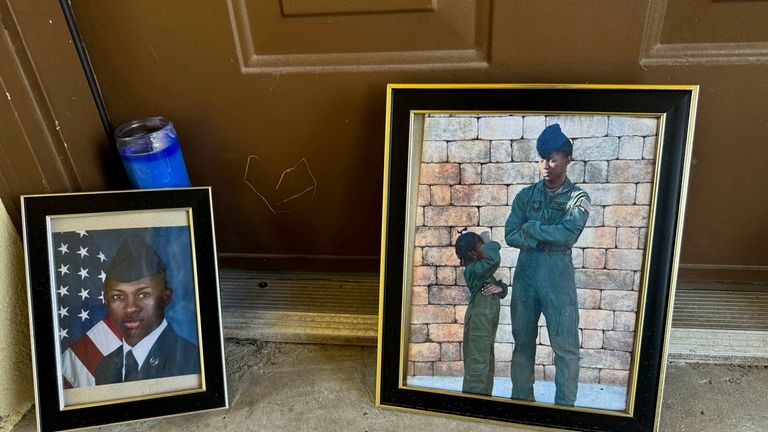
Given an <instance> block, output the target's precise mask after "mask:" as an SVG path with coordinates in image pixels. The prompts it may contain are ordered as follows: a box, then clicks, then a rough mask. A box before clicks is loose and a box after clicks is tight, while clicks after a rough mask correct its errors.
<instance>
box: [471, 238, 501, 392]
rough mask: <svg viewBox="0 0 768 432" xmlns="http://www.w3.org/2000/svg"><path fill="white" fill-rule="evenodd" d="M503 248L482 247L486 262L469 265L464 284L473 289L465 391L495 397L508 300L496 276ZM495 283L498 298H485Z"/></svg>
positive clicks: (491, 245) (492, 295)
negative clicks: (497, 347) (502, 315)
mask: <svg viewBox="0 0 768 432" xmlns="http://www.w3.org/2000/svg"><path fill="white" fill-rule="evenodd" d="M499 249H501V246H500V245H499V243H498V242H495V241H490V242H488V243H486V244H484V245H483V246H482V250H483V253H485V258H483V259H481V260H478V261H472V262H468V263H467V264H466V267H465V268H464V280H466V282H467V288H469V293H470V297H469V305H468V306H467V312H466V314H465V315H464V348H463V354H464V383H463V385H462V391H463V392H465V393H475V394H483V395H488V396H490V395H491V392H492V391H493V375H494V372H495V369H496V360H495V357H494V353H493V344H494V342H495V341H496V329H497V328H498V327H499V309H500V308H501V303H500V299H502V298H504V297H506V296H507V284H505V283H504V282H502V281H499V280H497V279H496V278H495V277H494V276H493V274H494V273H495V272H496V270H498V269H499V264H501V255H500V253H499ZM489 283H493V284H496V285H498V286H499V287H501V289H502V290H501V292H500V293H497V294H491V295H484V294H483V292H482V291H483V287H484V286H485V285H487V284H489Z"/></svg>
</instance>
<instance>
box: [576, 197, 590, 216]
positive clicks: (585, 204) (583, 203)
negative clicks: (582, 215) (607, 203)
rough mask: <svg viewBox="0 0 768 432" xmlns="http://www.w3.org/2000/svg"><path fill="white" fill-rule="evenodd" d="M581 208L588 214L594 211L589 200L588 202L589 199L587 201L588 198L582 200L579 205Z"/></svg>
mask: <svg viewBox="0 0 768 432" xmlns="http://www.w3.org/2000/svg"><path fill="white" fill-rule="evenodd" d="M579 207H581V208H583V209H584V210H586V211H587V213H589V212H590V211H592V204H590V203H589V200H588V199H586V198H582V199H581V202H580V203H579Z"/></svg>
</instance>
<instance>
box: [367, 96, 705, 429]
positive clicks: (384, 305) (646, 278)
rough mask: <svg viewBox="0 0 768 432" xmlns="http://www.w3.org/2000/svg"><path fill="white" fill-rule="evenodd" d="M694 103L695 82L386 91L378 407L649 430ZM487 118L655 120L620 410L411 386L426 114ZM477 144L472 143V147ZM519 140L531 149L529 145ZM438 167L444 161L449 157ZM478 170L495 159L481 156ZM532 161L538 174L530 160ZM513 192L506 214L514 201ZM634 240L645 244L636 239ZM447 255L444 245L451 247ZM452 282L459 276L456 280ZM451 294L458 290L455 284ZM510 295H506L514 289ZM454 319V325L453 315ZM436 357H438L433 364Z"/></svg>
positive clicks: (659, 378) (657, 404)
mask: <svg viewBox="0 0 768 432" xmlns="http://www.w3.org/2000/svg"><path fill="white" fill-rule="evenodd" d="M697 99H698V86H695V85H677V86H676V85H586V84H585V85H578V84H576V85H573V84H390V85H389V86H388V94H387V118H386V139H385V167H384V172H385V177H384V205H383V218H382V219H383V220H382V249H381V294H380V309H379V340H378V357H377V384H376V406H377V407H382V408H388V409H396V410H403V411H410V412H421V413H427V414H436V415H445V416H451V417H458V418H467V419H474V420H480V421H485V422H492V423H496V422H498V423H515V424H519V425H524V426H526V427H534V428H544V429H557V430H578V431H614V430H622V431H637V432H650V431H656V430H657V428H658V419H659V416H660V409H661V400H662V389H663V382H664V375H665V371H666V357H667V356H666V350H667V344H668V339H669V330H670V323H671V317H672V303H673V301H672V300H673V298H674V291H675V284H676V280H677V266H678V260H679V254H680V247H681V236H682V225H683V217H684V210H685V200H686V193H687V182H688V176H689V170H690V164H691V155H692V143H693V129H694V120H695V113H696V104H697ZM484 114H487V115H490V116H494V115H496V116H498V115H507V114H508V115H511V116H514V115H518V116H527V115H531V116H533V115H537V116H548V115H553V116H554V115H558V116H566V117H567V116H581V115H584V116H588V115H589V116H607V117H609V118H610V117H611V116H616V117H621V116H628V117H638V118H649V119H655V121H656V122H657V123H654V124H657V129H656V131H657V132H656V134H657V135H658V136H657V137H655V138H654V139H655V142H656V146H657V147H656V150H655V157H654V159H653V162H652V163H651V165H652V175H653V179H652V182H651V186H650V189H649V192H648V194H649V198H648V199H649V200H650V202H649V203H646V204H648V206H647V207H648V208H649V211H648V226H647V227H646V229H647V231H641V233H646V234H645V235H644V237H645V240H644V241H645V246H644V248H642V247H641V249H644V251H643V253H642V255H643V256H642V270H641V271H639V272H637V273H638V274H641V275H642V278H639V277H636V278H635V281H634V285H636V286H635V288H634V289H635V291H637V295H638V299H639V300H638V303H637V309H636V320H635V324H634V330H633V331H634V333H633V334H634V335H635V336H634V340H633V342H632V349H631V351H630V356H631V367H630V370H629V371H628V372H627V376H628V379H627V384H626V388H627V398H626V404H625V407H624V409H616V410H614V409H603V408H599V407H598V408H594V407H580V406H578V404H577V406H576V407H569V406H560V405H555V404H552V403H541V402H529V401H523V400H516V399H509V397H506V398H504V397H496V396H493V397H487V396H478V395H474V394H466V393H462V392H461V390H458V391H456V390H450V389H441V388H427V387H420V386H414V385H410V384H408V375H409V371H410V368H411V367H412V364H409V361H410V360H411V358H410V357H409V352H408V351H409V343H410V341H411V340H412V338H414V337H415V336H414V333H413V330H414V329H412V328H411V327H412V326H413V325H414V324H413V323H412V321H411V316H410V315H411V313H412V312H411V308H412V307H413V305H414V304H415V303H412V297H413V296H415V295H416V294H414V292H413V289H414V282H413V280H414V278H415V276H414V266H415V265H416V264H414V262H415V260H417V258H416V257H415V252H414V248H415V246H414V245H415V243H414V237H415V235H416V234H415V232H416V227H415V225H418V224H419V223H422V222H419V221H420V220H422V219H423V218H424V212H423V211H422V212H421V213H419V212H420V211H421V210H418V206H420V205H424V204H422V203H418V202H417V201H418V200H419V199H420V198H421V195H420V194H421V192H420V190H419V186H420V185H421V183H420V181H421V180H420V170H421V164H422V162H423V160H422V156H423V149H422V144H423V141H426V140H427V138H425V137H424V128H425V126H424V124H425V118H427V117H425V116H430V115H435V117H437V118H438V119H439V118H440V117H454V116H455V117H462V116H463V117H473V116H475V117H479V116H481V115H484ZM478 121H479V120H478ZM547 122H549V120H547ZM540 131H541V129H539V132H540ZM480 138H482V137H478V136H477V135H476V138H474V139H480ZM528 138H529V141H530V140H532V141H533V144H532V145H533V146H534V147H535V140H536V138H535V136H533V137H528ZM468 139H471V138H468ZM513 143H514V140H513ZM441 145H442V144H441ZM448 145H449V146H450V143H449V144H448ZM513 145H514V144H513ZM574 147H575V145H574ZM443 149H444V147H443ZM443 157H444V156H443ZM491 158H492V157H491ZM530 160H532V159H530ZM443 161H447V162H449V163H450V162H451V160H450V156H448V159H447V160H446V159H443ZM484 162H493V160H492V159H491V160H488V159H486V160H484ZM532 164H533V165H535V162H533V163H532ZM478 172H479V171H478ZM435 173H438V175H439V172H438V171H433V172H432V173H431V175H435ZM461 175H462V176H463V175H464V173H463V172H462V174H461ZM457 178H458V177H457ZM457 181H459V180H457ZM457 181H453V182H451V181H447V182H446V184H447V185H448V186H449V187H455V186H456V182H457ZM511 195H512V194H511V193H510V198H509V202H508V203H507V204H508V205H509V204H511V199H512V198H511ZM443 204H444V203H443ZM593 204H594V203H593ZM427 205H429V204H427ZM470 205H471V204H470ZM419 218H422V219H419ZM480 224H481V223H479V222H478V223H476V224H475V225H480ZM446 225H450V223H446ZM455 228H458V227H457V226H452V227H451V229H452V230H453V229H455ZM502 230H503V228H502ZM454 231H455V230H454ZM450 235H451V238H452V241H455V238H456V236H457V233H456V232H453V231H452V232H451V234H450ZM641 237H643V236H641ZM640 243H641V244H642V243H643V241H642V239H641V241H640ZM450 246H451V247H453V243H451V244H450ZM417 249H418V248H417ZM446 249H447V248H446ZM446 253H448V251H446ZM418 265H421V264H418ZM456 265H458V264H456ZM512 270H514V269H512ZM430 277H431V278H433V279H431V280H430V282H431V281H434V276H430ZM456 279H457V280H458V279H459V277H458V276H456ZM430 282H427V283H426V284H429V283H430ZM508 282H510V281H508ZM433 283H434V282H433ZM436 284H438V285H439V283H436ZM456 285H461V284H460V283H459V282H456ZM432 288H433V287H431V285H430V286H428V287H427V291H424V292H428V293H429V295H432V294H433V293H434V291H432V290H431V289H432ZM438 288H439V287H438ZM629 289H631V288H629ZM510 292H512V293H513V294H512V295H514V287H513V286H512V284H511V283H510ZM501 307H502V308H504V306H501ZM456 315H457V316H458V312H457V313H456ZM456 320H458V323H459V324H460V323H461V320H460V319H459V318H456ZM454 322H456V321H454ZM424 334H428V333H424ZM424 337H425V338H428V337H429V336H424ZM425 340H427V339H425ZM497 340H498V339H497ZM456 345H457V346H458V343H456ZM440 349H441V350H442V348H440ZM581 352H582V353H583V349H582V351H581ZM439 353H440V352H438V354H435V355H437V356H439V355H442V354H439ZM582 359H583V357H582ZM580 385H581V384H580Z"/></svg>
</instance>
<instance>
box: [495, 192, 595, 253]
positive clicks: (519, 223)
mask: <svg viewBox="0 0 768 432" xmlns="http://www.w3.org/2000/svg"><path fill="white" fill-rule="evenodd" d="M590 209H591V204H590V202H589V195H587V193H586V192H584V191H583V190H582V189H581V188H579V187H577V186H576V185H574V184H573V183H572V182H571V181H570V180H569V179H567V178H566V179H565V183H563V185H562V186H561V187H560V189H559V190H558V191H557V192H556V193H555V194H554V195H553V196H552V197H550V196H549V193H548V192H547V189H546V187H545V186H544V181H543V180H541V181H539V182H538V183H535V184H533V185H531V186H528V187H526V188H525V189H523V190H521V191H520V192H519V193H518V194H517V196H515V199H514V201H513V202H512V212H511V213H510V215H509V218H508V219H507V223H506V224H505V233H504V237H505V239H506V241H507V244H508V245H510V246H512V247H516V248H519V249H521V250H522V251H525V250H526V249H534V248H539V249H547V250H551V251H565V250H570V249H571V247H572V246H573V245H574V243H576V240H577V239H578V238H579V235H580V234H581V231H582V230H583V229H584V225H585V224H586V222H587V217H588V216H589V210H590Z"/></svg>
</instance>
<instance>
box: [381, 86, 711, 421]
mask: <svg viewBox="0 0 768 432" xmlns="http://www.w3.org/2000/svg"><path fill="white" fill-rule="evenodd" d="M697 96H698V87H697V86H637V85H634V86H632V85H627V86H623V85H514V84H510V85H486V84H472V85H453V84H437V85H422V84H414V85H408V84H403V85H390V86H389V88H388V97H387V129H386V155H385V179H384V197H385V200H384V209H383V233H382V255H381V302H380V315H379V317H380V318H379V319H380V322H379V350H378V366H377V389H376V404H377V406H380V407H385V408H392V409H400V410H407V411H422V412H428V413H433V414H442V415H450V416H461V417H466V418H472V419H478V420H482V421H489V422H507V423H516V424H520V425H524V426H528V427H537V428H546V429H558V430H579V431H602V430H605V431H614V430H625V431H655V430H657V426H658V418H659V415H660V406H661V398H662V388H663V382H664V373H665V361H666V346H667V343H668V335H669V327H670V322H671V316H672V300H673V297H674V291H675V283H676V276H677V264H678V258H679V251H680V241H681V233H682V222H683V215H684V209H685V197H686V185H687V180H688V173H689V167H690V159H691V148H692V140H693V127H694V118H695V111H696V101H697Z"/></svg>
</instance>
